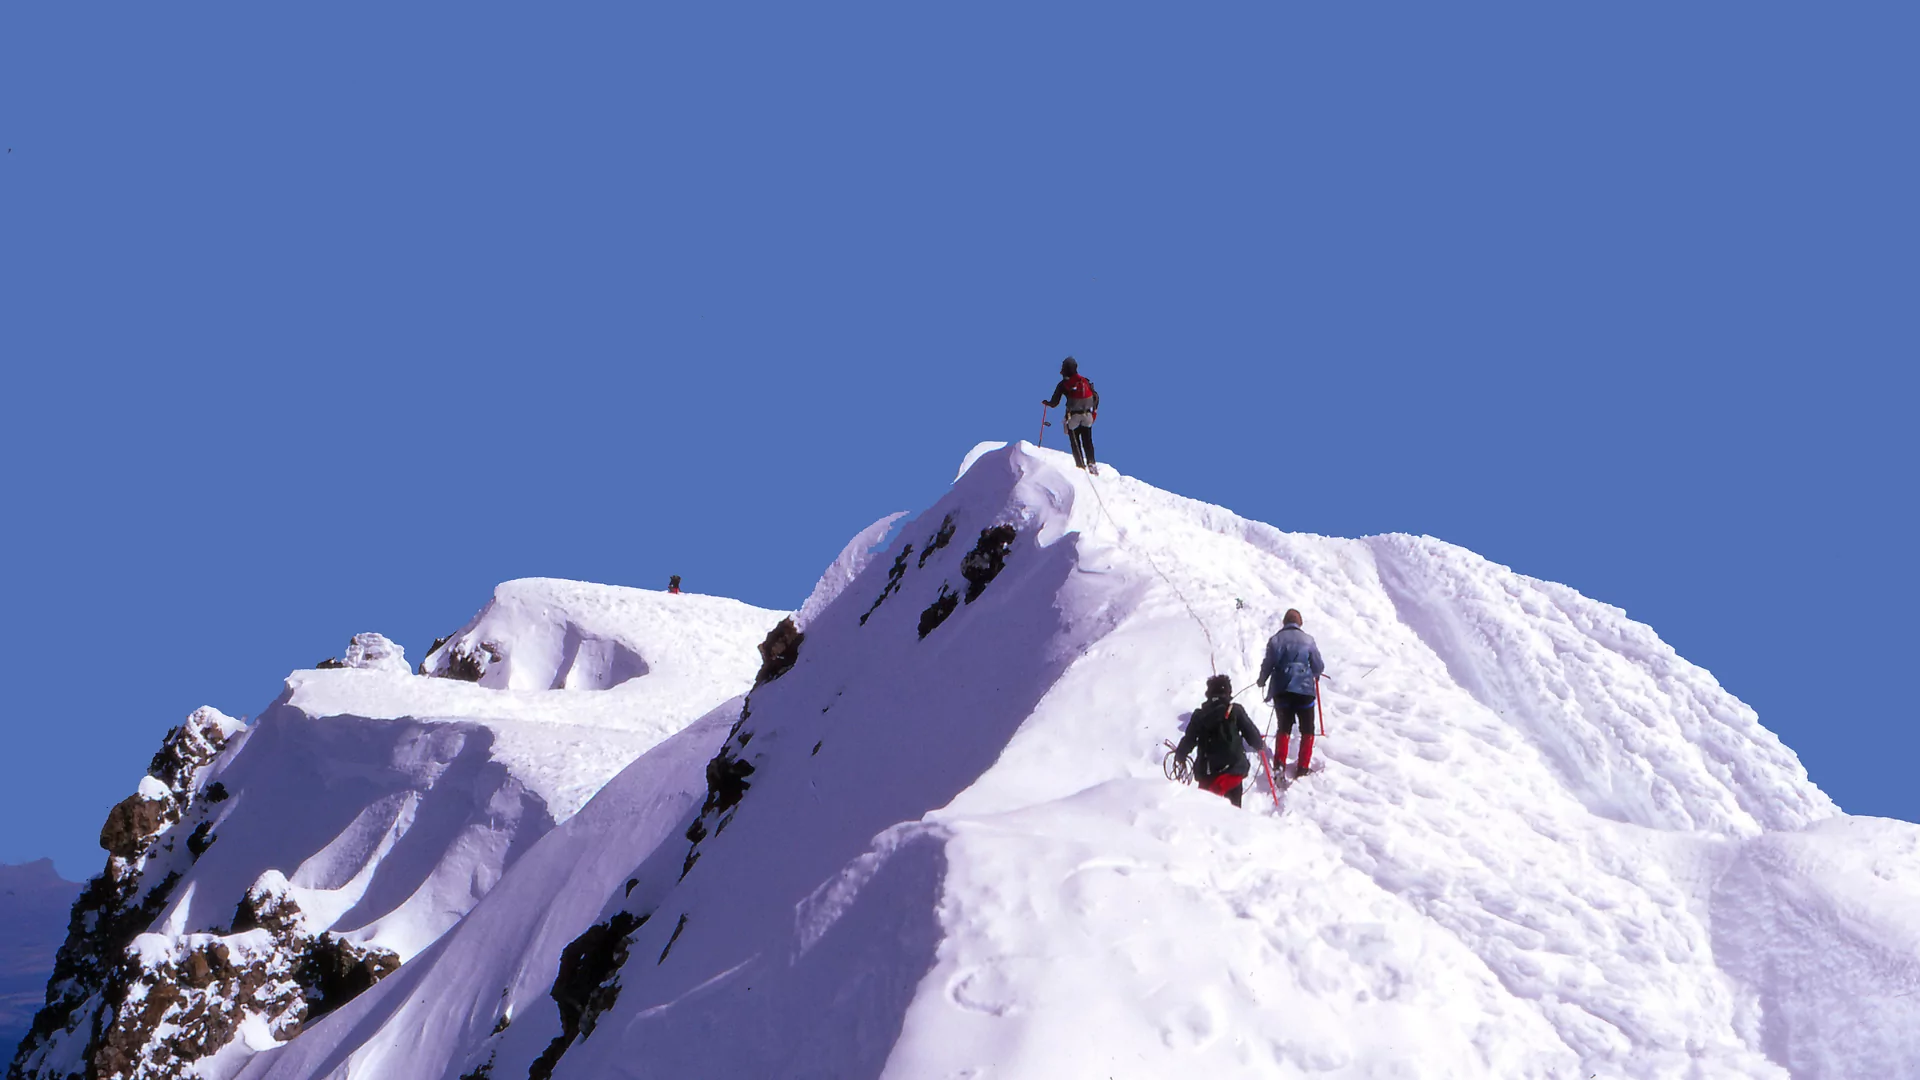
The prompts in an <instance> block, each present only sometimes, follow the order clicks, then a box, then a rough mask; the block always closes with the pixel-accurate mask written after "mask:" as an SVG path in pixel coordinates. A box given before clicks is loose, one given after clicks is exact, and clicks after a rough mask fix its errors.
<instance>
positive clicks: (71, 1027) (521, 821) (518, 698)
mask: <svg viewBox="0 0 1920 1080" xmlns="http://www.w3.org/2000/svg"><path fill="white" fill-rule="evenodd" d="M778 617H779V616H778V614H777V613H775V612H769V611H763V610H760V609H758V608H753V607H750V606H748V605H745V604H741V603H739V602H737V601H733V600H727V599H722V598H716V597H700V596H690V595H689V596H671V597H669V596H665V595H663V594H658V593H648V592H643V591H641V590H637V589H623V588H614V587H609V586H597V585H583V584H579V583H574V582H559V581H548V580H528V581H516V582H509V583H507V584H505V585H502V586H500V588H499V590H498V591H497V593H496V595H495V597H494V600H493V602H492V603H490V604H489V605H488V606H487V607H486V608H485V609H483V610H482V612H481V613H480V614H479V615H478V616H477V617H476V618H475V619H474V621H473V622H472V623H470V624H469V625H468V627H467V628H465V629H463V631H461V632H460V633H459V634H456V635H454V636H453V638H452V641H453V643H454V647H456V648H457V647H459V646H460V645H462V644H464V643H465V642H467V641H470V640H471V641H476V642H477V641H479V640H481V639H482V638H484V640H485V641H486V642H487V643H488V644H490V645H492V646H493V648H494V649H495V650H496V651H498V652H499V653H500V654H501V656H502V662H501V664H500V668H501V670H500V671H499V672H498V675H499V678H496V679H492V680H489V679H487V678H482V679H481V680H480V681H479V683H478V684H477V685H476V684H474V683H470V682H466V681H462V680H459V679H455V678H426V677H422V676H421V675H416V674H413V673H412V672H410V671H409V670H408V668H407V666H406V663H405V660H404V656H403V653H402V651H401V650H400V649H399V647H398V646H396V645H394V644H393V643H392V642H390V641H388V640H387V639H385V638H383V637H381V636H380V635H377V634H360V635H356V636H355V638H354V639H353V642H352V643H351V645H350V647H349V650H348V653H347V656H348V662H347V663H344V664H341V663H338V662H334V663H333V664H331V665H330V666H329V668H328V669H326V670H315V671H302V672H295V673H293V674H292V675H290V676H289V677H288V679H287V687H286V691H285V693H283V694H282V695H281V697H280V698H279V699H278V700H276V701H275V702H274V703H273V704H272V705H271V706H269V707H268V709H267V710H266V711H265V712H263V713H262V714H261V715H260V716H259V717H258V718H257V719H256V720H255V721H254V723H253V724H252V725H251V726H243V725H242V724H241V722H239V721H236V720H234V719H232V718H231V717H227V716H225V715H223V714H221V713H219V712H217V711H216V710H212V709H202V710H200V711H198V712H196V713H195V714H194V715H193V716H191V717H189V718H188V721H187V722H186V723H185V724H182V725H181V726H180V727H178V728H176V729H174V731H172V732H170V733H169V736H168V740H167V743H166V745H165V746H163V748H162V750H161V753H160V754H159V755H156V757H155V759H154V765H153V766H152V770H151V771H152V773H153V775H149V776H148V777H146V778H145V779H144V780H142V781H141V784H140V785H139V791H138V792H137V793H136V794H135V795H133V796H131V797H129V799H128V800H126V801H125V802H123V803H122V804H121V805H120V806H117V807H115V809H114V812H113V814H111V815H109V819H108V824H107V828H106V829H104V830H103V832H102V845H103V846H104V847H107V848H108V851H109V853H110V856H111V857H110V859H109V862H108V867H107V870H106V872H105V873H104V874H102V875H101V877H99V878H96V879H95V881H94V882H93V883H92V884H91V885H90V886H89V887H88V892H87V894H86V895H84V896H83V897H82V900H81V902H80V905H79V907H77V908H76V914H75V922H74V929H73V932H72V933H71V934H70V935H69V938H68V941H67V944H66V945H65V946H64V947H63V949H62V951H61V955H60V965H59V967H58V968H57V969H56V972H55V975H54V979H53V983H52V985H51V986H50V987H49V992H48V1006H47V1008H45V1009H43V1010H42V1012H41V1014H40V1016H39V1018H38V1020H37V1021H36V1026H35V1031H34V1034H33V1037H31V1038H29V1040H28V1041H27V1042H25V1043H24V1044H23V1046H22V1048H21V1052H20V1057H19V1058H18V1060H17V1061H16V1062H15V1065H14V1068H13V1072H12V1073H11V1074H10V1075H13V1076H20V1077H49V1078H50V1077H69V1076H89V1077H92V1076H120V1077H162V1076H165V1077H172V1076H180V1075H185V1074H186V1073H187V1072H188V1071H189V1070H191V1071H192V1073H193V1074H194V1075H199V1076H224V1075H230V1074H231V1073H232V1072H233V1071H234V1070H236V1069H237V1068H238V1067H239V1066H240V1065H241V1064H242V1063H243V1062H244V1061H245V1059H246V1058H247V1057H249V1056H250V1055H251V1054H252V1053H254V1052H255V1051H258V1050H260V1049H263V1048H266V1047H270V1046H273V1045H277V1044H278V1043H279V1042H280V1041H282V1040H284V1039H288V1038H291V1037H293V1036H294V1035H295V1034H296V1033H298V1032H299V1031H300V1030H301V1029H302V1028H303V1026H305V1025H306V1024H308V1023H310V1022H312V1021H313V1020H315V1019H317V1018H318V1017H319V1016H321V1015H322V1014H324V1013H325V1012H327V1011H330V1010H332V1009H334V1008H337V1007H338V1006H339V1005H340V1004H341V1003H342V1002H344V1001H346V1000H349V999H350V998H351V997H352V996H353V995H355V994H357V993H360V992H362V991H364V990H365V989H366V988H367V987H368V986H370V985H372V984H373V983H375V982H377V981H378V980H379V979H381V978H382V977H384V976H385V975H387V974H388V973H390V972H391V971H393V970H395V969H397V968H398V967H400V966H401V965H402V964H403V963H404V962H406V961H407V960H409V959H411V958H413V957H414V956H415V955H417V954H418V953H420V951H421V950H423V949H425V948H427V947H428V946H429V945H431V944H432V943H433V942H434V941H435V940H436V939H437V938H438V937H439V936H440V935H441V934H442V933H444V932H445V931H446V930H447V929H448V928H449V927H451V926H453V925H455V924H456V923H458V922H459V920H460V919H461V917H462V916H463V915H465V914H466V913H467V911H468V910H469V909H470V908H472V906H473V905H474V903H475V902H476V901H477V900H479V899H480V898H481V897H483V896H484V895H486V893H487V892H488V890H490V889H491V888H493V887H494V885H495V884H496V883H497V882H498V881H499V880H500V877H501V875H502V873H503V872H504V871H506V870H507V869H508V868H509V867H511V866H513V865H514V864H515V863H516V862H517V861H518V860H519V859H520V858H521V857H522V855H523V854H525V853H526V852H527V851H528V850H529V849H530V848H531V847H532V846H533V844H534V843H535V842H536V841H537V840H538V839H539V837H541V836H542V835H544V834H545V833H546V832H547V831H549V830H550V829H552V828H553V827H554V825H555V824H556V823H558V822H562V821H565V820H566V819H567V818H569V817H571V816H572V815H573V813H574V812H575V811H576V810H578V809H579V807H580V806H581V805H582V804H584V803H585V802H586V801H587V800H588V799H589V798H591V797H592V796H593V794H594V793H595V792H597V791H598V790H599V789H600V787H601V786H602V785H603V784H605V783H606V781H607V780H608V779H610V778H611V777H612V776H614V775H615V774H616V773H617V772H619V771H620V769H621V768H622V767H624V766H625V765H626V764H627V763H628V762H630V761H632V760H633V759H634V758H635V757H637V756H639V755H641V754H642V753H644V752H645V751H647V750H649V749H650V748H652V747H653V746H655V745H656V744H658V743H660V742H661V741H662V740H664V739H668V738H670V737H671V736H672V735H673V734H674V733H676V732H678V731H680V730H681V729H682V728H685V727H687V726H688V725H689V724H690V723H692V722H693V721H694V720H695V719H697V718H698V717H699V716H700V715H702V714H703V713H705V712H707V711H709V710H711V709H712V708H713V707H714V706H716V705H718V704H720V703H721V702H723V701H726V700H727V699H729V698H734V697H737V695H738V694H740V693H741V692H742V691H744V690H745V689H747V688H748V686H750V685H751V683H752V680H753V676H754V673H755V670H756V668H757V661H756V658H755V656H754V646H755V645H756V643H758V642H759V641H760V640H761V639H762V638H763V637H764V636H765V635H766V633H767V631H768V630H769V628H771V627H772V625H773V624H774V622H775V621H776V620H777V619H778ZM441 655H444V651H443V652H442V653H437V654H436V656H441ZM430 659H431V658H430ZM529 673H531V674H529ZM528 679H531V680H532V685H531V686H528V685H527V680H528ZM549 687H552V689H549ZM584 689H593V690H595V691H596V692H594V693H582V692H579V691H581V690H584Z"/></svg>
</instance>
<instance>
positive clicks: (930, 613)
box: [920, 581, 960, 638]
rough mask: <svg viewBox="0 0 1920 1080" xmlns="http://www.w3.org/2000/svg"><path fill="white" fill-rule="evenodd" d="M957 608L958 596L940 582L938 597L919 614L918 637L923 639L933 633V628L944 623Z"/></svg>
mask: <svg viewBox="0 0 1920 1080" xmlns="http://www.w3.org/2000/svg"><path fill="white" fill-rule="evenodd" d="M959 606H960V594H959V593H957V592H954V591H953V590H952V589H949V588H947V584H946V582H944V581H943V582H941V583H940V595H939V596H937V597H935V598H934V601H933V603H931V604H928V605H927V607H926V610H924V611H922V612H921V613H920V636H921V637H922V638H925V637H926V636H927V635H928V634H931V633H933V630H934V628H935V627H937V626H939V625H940V624H941V623H943V622H946V621H947V616H949V615H951V614H953V609H954V608H957V607H959Z"/></svg>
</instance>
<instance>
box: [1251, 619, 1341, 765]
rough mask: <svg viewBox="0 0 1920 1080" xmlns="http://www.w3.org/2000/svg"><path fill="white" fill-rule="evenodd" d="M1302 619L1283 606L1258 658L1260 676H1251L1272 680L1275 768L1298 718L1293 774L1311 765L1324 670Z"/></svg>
mask: <svg viewBox="0 0 1920 1080" xmlns="http://www.w3.org/2000/svg"><path fill="white" fill-rule="evenodd" d="M1303 622H1304V620H1302V619H1301V618H1300V613H1299V612H1298V611H1295V610H1293V609H1291V608H1289V609H1288V610H1287V614H1286V618H1284V619H1283V620H1282V621H1281V626H1280V632H1279V633H1277V634H1275V635H1273V637H1271V638H1269V639H1268V640H1267V656H1266V659H1264V660H1262V661H1261V662H1260V677H1259V678H1258V679H1256V680H1254V681H1255V682H1256V683H1258V684H1259V685H1261V686H1266V685H1267V680H1269V679H1271V680H1273V685H1272V686H1271V687H1269V688H1268V691H1267V700H1269V701H1271V702H1273V711H1274V712H1275V713H1276V714H1277V715H1278V716H1279V717H1280V729H1279V731H1278V732H1277V733H1276V734H1275V742H1274V753H1273V760H1274V767H1275V768H1278V769H1282V770H1284V769H1285V768H1286V765H1287V744H1288V743H1289V742H1291V741H1292V737H1293V725H1294V721H1295V720H1298V721H1299V722H1300V762H1299V764H1298V766H1297V767H1296V768H1295V770H1294V775H1296V776H1305V775H1306V774H1307V770H1308V769H1309V768H1311V767H1312V765H1313V706H1314V702H1315V701H1316V700H1317V699H1318V697H1319V681H1320V676H1321V674H1322V673H1323V672H1325V671H1326V670H1327V665H1326V663H1325V661H1323V660H1321V659H1320V646H1319V645H1317V644H1315V643H1314V640H1313V635H1311V634H1309V633H1307V632H1306V631H1305V630H1303V629H1301V625H1302V623H1303Z"/></svg>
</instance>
